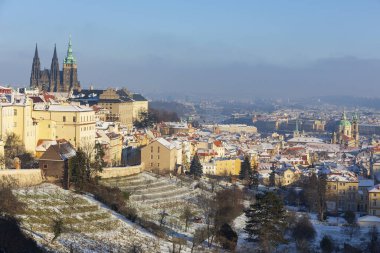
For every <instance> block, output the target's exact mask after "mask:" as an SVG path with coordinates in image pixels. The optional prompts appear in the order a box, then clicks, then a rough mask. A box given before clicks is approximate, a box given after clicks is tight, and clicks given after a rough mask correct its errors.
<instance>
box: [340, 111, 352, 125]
mask: <svg viewBox="0 0 380 253" xmlns="http://www.w3.org/2000/svg"><path fill="white" fill-rule="evenodd" d="M339 126H351V122H350V121H348V120H347V117H346V112H343V114H342V119H341V120H340V121H339Z"/></svg>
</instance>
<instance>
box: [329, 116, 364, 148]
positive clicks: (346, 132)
mask: <svg viewBox="0 0 380 253" xmlns="http://www.w3.org/2000/svg"><path fill="white" fill-rule="evenodd" d="M358 120H359V119H358V115H357V114H356V113H355V114H354V115H353V116H352V122H350V121H349V120H347V117H346V113H345V112H343V114H342V118H341V120H340V121H339V124H338V127H337V131H335V132H334V133H333V137H332V143H334V144H340V145H343V146H345V147H358V146H359V122H358Z"/></svg>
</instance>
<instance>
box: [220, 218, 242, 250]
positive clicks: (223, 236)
mask: <svg viewBox="0 0 380 253" xmlns="http://www.w3.org/2000/svg"><path fill="white" fill-rule="evenodd" d="M217 240H218V242H220V244H221V245H222V246H223V248H224V249H228V250H231V251H233V250H235V247H236V244H237V240H238V235H237V233H236V232H235V231H234V230H233V229H232V228H231V226H230V225H228V224H227V223H225V224H223V225H222V227H221V228H220V229H219V231H218V233H217Z"/></svg>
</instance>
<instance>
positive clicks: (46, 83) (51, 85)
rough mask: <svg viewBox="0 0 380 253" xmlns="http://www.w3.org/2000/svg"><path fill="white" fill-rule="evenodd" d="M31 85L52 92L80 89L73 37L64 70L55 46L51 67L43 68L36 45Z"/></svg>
mask: <svg viewBox="0 0 380 253" xmlns="http://www.w3.org/2000/svg"><path fill="white" fill-rule="evenodd" d="M30 87H31V88H33V89H35V88H38V89H39V90H41V91H50V92H68V91H71V90H80V83H79V81H78V73H77V64H76V60H75V58H74V56H73V49H72V45H71V37H70V39H69V46H68V49H67V56H66V58H65V59H64V61H63V69H62V71H61V70H60V69H59V62H58V57H57V49H56V47H55V46H54V54H53V58H52V60H51V66H50V69H44V70H41V65H40V58H39V57H38V49H37V45H36V50H35V52H34V57H33V64H32V73H31V75H30Z"/></svg>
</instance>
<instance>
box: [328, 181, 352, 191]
mask: <svg viewBox="0 0 380 253" xmlns="http://www.w3.org/2000/svg"><path fill="white" fill-rule="evenodd" d="M339 184H340V185H341V184H342V183H339ZM343 184H344V183H343ZM327 189H328V190H336V185H333V186H331V185H329V186H327ZM348 190H349V191H356V186H349V187H348ZM341 191H342V190H339V192H341ZM343 191H345V190H343Z"/></svg>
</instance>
